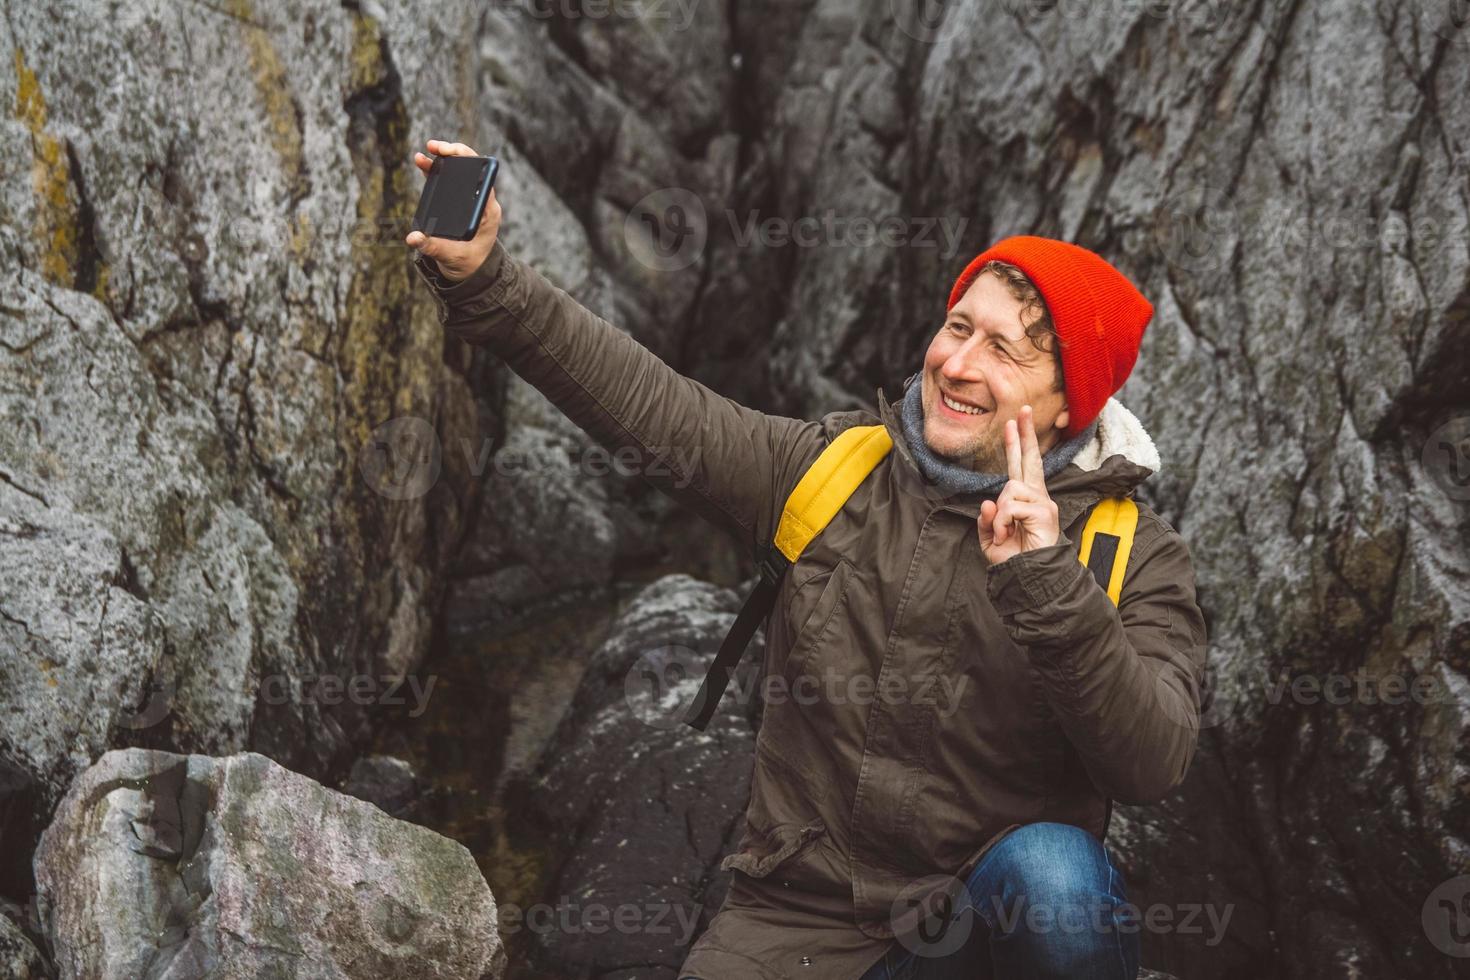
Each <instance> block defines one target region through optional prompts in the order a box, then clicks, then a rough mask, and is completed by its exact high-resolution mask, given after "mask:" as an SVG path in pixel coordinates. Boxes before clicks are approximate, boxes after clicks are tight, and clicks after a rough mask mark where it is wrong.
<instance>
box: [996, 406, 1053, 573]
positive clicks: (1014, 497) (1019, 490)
mask: <svg viewBox="0 0 1470 980" xmlns="http://www.w3.org/2000/svg"><path fill="white" fill-rule="evenodd" d="M1033 414H1034V413H1033V411H1032V409H1031V406H1030V405H1022V406H1021V415H1020V424H1019V425H1018V424H1017V420H1016V419H1007V420H1006V468H1007V470H1008V475H1009V477H1010V480H1009V481H1008V482H1007V483H1006V485H1005V488H1004V489H1002V490H1001V492H1000V496H999V497H997V498H996V499H995V500H993V501H991V500H986V501H984V502H982V503H981V504H980V520H979V521H978V522H977V523H978V524H979V529H980V549H981V550H982V551H983V552H984V553H985V558H986V560H987V561H989V562H990V564H992V565H998V564H1000V563H1001V562H1003V561H1005V560H1006V559H1007V558H1014V557H1015V556H1016V555H1019V554H1021V553H1022V552H1024V551H1035V550H1036V549H1037V548H1045V547H1048V546H1050V545H1054V544H1056V543H1057V541H1058V540H1059V539H1060V538H1061V536H1062V529H1061V522H1060V520H1059V515H1058V513H1057V505H1056V501H1054V500H1052V499H1051V494H1049V493H1048V492H1047V490H1046V474H1045V473H1044V472H1043V471H1042V458H1041V447H1040V445H1039V444H1038V442H1037V439H1036V422H1035V419H1034V418H1033Z"/></svg>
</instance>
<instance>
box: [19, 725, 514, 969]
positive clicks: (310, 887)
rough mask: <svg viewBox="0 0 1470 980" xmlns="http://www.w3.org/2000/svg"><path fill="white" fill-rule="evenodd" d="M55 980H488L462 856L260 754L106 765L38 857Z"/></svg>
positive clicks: (495, 961) (483, 913) (481, 887)
mask: <svg viewBox="0 0 1470 980" xmlns="http://www.w3.org/2000/svg"><path fill="white" fill-rule="evenodd" d="M36 883H37V888H38V892H39V904H40V908H41V919H42V922H43V925H44V928H45V930H46V934H47V936H48V938H49V940H50V942H51V944H52V947H53V949H54V954H55V958H56V966H57V970H58V972H59V974H60V975H61V976H62V977H102V976H105V977H137V978H149V980H162V978H172V980H184V978H190V977H199V976H205V975H209V976H218V977H239V978H242V980H243V978H246V977H249V978H255V977H287V976H290V977H323V978H326V977H331V978H348V977H357V978H383V980H388V978H396V977H402V976H420V977H443V978H456V980H462V978H481V980H499V978H500V977H501V976H502V975H503V973H504V970H505V954H504V952H503V950H502V947H501V943H500V938H499V934H498V932H497V929H496V905H495V898H494V896H492V895H491V894H490V889H489V887H488V886H487V885H486V884H485V881H484V879H483V878H482V877H481V876H480V873H479V870H478V869H477V868H476V866H475V862H474V860H473V859H472V858H471V857H470V854H469V852H468V851H466V850H465V849H464V848H463V847H462V846H460V845H459V844H457V843H455V842H454V841H452V840H449V839H448V838H445V837H441V836H439V835H438V834H435V833H433V832H431V831H429V830H426V829H424V828H422V827H418V826H415V825H413V824H408V823H403V822H401V821H398V820H394V819H391V818H390V817H388V816H386V815H385V814H383V813H382V812H381V811H380V810H379V809H378V808H377V807H375V806H372V805H371V804H368V803H365V802H362V801H360V800H356V799H353V798H351V797H348V796H344V795H342V794H339V793H335V792H332V791H331V790H328V789H325V788H324V787H322V786H320V785H318V784H317V783H315V782H313V781H312V780H310V779H308V778H307V777H305V776H302V775H300V774H299V773H294V772H291V771H290V770H288V769H284V768H282V767H281V766H279V765H277V764H275V763H274V762H272V761H271V760H270V759H267V758H266V757H264V756H262V755H257V754H255V753H244V754H241V755H235V756H230V757H227V758H210V757H207V756H198V755H193V756H182V755H174V754H172V753H167V752H152V751H148V750H143V749H126V750H119V751H114V752H109V753H107V754H106V755H104V756H103V757H102V758H101V759H99V760H98V762H97V763H96V764H95V765H94V766H92V767H91V768H89V769H87V770H86V771H85V772H83V773H82V774H81V775H80V776H78V777H77V779H76V781H75V782H74V783H73V785H72V787H71V789H70V790H69V791H68V792H67V794H66V796H65V798H64V799H63V800H62V802H61V805H60V807H59V809H58V810H57V814H56V819H55V822H53V823H52V824H51V826H50V827H48V828H47V829H46V831H45V832H44V833H43V834H42V836H41V842H40V844H39V846H38V848H37V852H36Z"/></svg>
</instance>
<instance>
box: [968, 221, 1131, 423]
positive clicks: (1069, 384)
mask: <svg viewBox="0 0 1470 980" xmlns="http://www.w3.org/2000/svg"><path fill="white" fill-rule="evenodd" d="M992 259H1000V260H1001V261H1003V262H1009V263H1011V264H1012V265H1014V266H1016V267H1017V268H1018V269H1020V270H1021V271H1022V272H1024V273H1026V276H1027V278H1029V279H1030V280H1031V281H1032V282H1033V283H1035V284H1036V288H1037V289H1038V290H1040V291H1041V298H1042V300H1043V301H1044V302H1045V303H1046V308H1047V310H1048V311H1050V313H1051V319H1052V323H1053V324H1054V325H1055V326H1056V330H1057V334H1058V335H1059V336H1060V337H1061V338H1062V383H1063V385H1064V386H1065V388H1066V391H1067V411H1068V421H1067V428H1066V429H1065V430H1064V435H1063V437H1064V438H1067V439H1071V438H1072V437H1074V436H1076V435H1077V434H1079V433H1080V432H1082V430H1083V429H1086V428H1087V427H1088V426H1089V425H1091V424H1092V421H1093V419H1095V418H1097V416H1098V413H1099V412H1101V411H1102V409H1103V406H1104V405H1106V404H1107V401H1108V399H1109V398H1111V397H1112V395H1113V393H1114V392H1116V391H1117V390H1118V389H1119V388H1121V387H1123V382H1125V381H1127V380H1128V374H1129V372H1131V371H1132V370H1133V363H1134V362H1135V361H1137V360H1138V346H1139V344H1141V343H1142V342H1143V331H1144V328H1146V327H1147V326H1148V322H1149V320H1151V319H1152V318H1153V315H1154V308H1153V306H1152V304H1150V303H1149V301H1148V300H1146V299H1144V298H1143V294H1142V293H1140V292H1139V291H1138V289H1137V287H1135V286H1134V285H1133V283H1131V282H1129V281H1128V279H1127V277H1126V276H1124V275H1123V274H1122V273H1121V272H1119V271H1118V270H1117V269H1115V268H1113V267H1112V265H1110V264H1109V263H1108V261H1107V260H1106V259H1104V258H1103V257H1102V256H1100V255H1098V254H1097V253H1095V252H1089V251H1088V250H1087V249H1085V248H1082V247H1081V246H1080V245H1073V244H1071V243H1070V242H1059V241H1056V240H1054V239H1051V238H1036V237H1034V236H1032V235H1017V236H1015V237H1013V238H1007V239H1004V240H1003V241H1000V242H997V243H996V244H994V245H992V246H991V247H990V248H988V249H986V250H985V251H984V252H981V253H980V254H979V255H977V256H976V257H975V258H974V260H973V261H971V262H970V264H969V265H967V266H965V271H964V272H962V273H960V277H959V278H958V279H956V280H955V284H954V288H953V289H951V290H950V293H949V306H947V307H945V310H946V311H948V310H952V309H954V305H955V304H956V303H958V302H959V301H960V300H961V299H962V298H964V295H965V292H966V291H967V290H969V288H970V285H971V284H972V283H973V282H974V281H975V277H976V276H977V275H979V274H980V270H981V269H982V268H984V266H985V263H987V262H989V261H991V260H992Z"/></svg>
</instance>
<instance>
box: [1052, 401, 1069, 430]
mask: <svg viewBox="0 0 1470 980" xmlns="http://www.w3.org/2000/svg"><path fill="white" fill-rule="evenodd" d="M1070 421H1072V416H1071V415H1069V414H1068V412H1067V405H1066V403H1065V402H1063V403H1062V411H1061V414H1059V415H1058V416H1057V421H1056V426H1057V428H1058V429H1065V428H1066V427H1067V423H1068V422H1070Z"/></svg>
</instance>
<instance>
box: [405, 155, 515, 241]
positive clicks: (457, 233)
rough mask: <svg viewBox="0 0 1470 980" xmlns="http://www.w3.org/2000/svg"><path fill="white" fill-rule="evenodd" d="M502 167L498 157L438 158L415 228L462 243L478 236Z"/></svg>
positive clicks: (415, 221) (433, 166) (430, 171)
mask: <svg viewBox="0 0 1470 980" xmlns="http://www.w3.org/2000/svg"><path fill="white" fill-rule="evenodd" d="M499 169H500V163H499V161H497V160H496V159H495V158H494V157H435V158H434V162H433V164H431V165H430V167H429V177H428V180H427V181H426V182H425V183H424V192H423V194H421V195H420V196H419V207H418V211H416V212H415V213H414V216H413V230H414V231H421V232H423V233H424V234H425V235H428V236H430V237H431V238H452V239H454V240H455V241H461V242H467V241H469V240H470V239H471V238H474V237H475V232H476V231H477V230H478V229H479V227H480V215H481V214H483V213H484V210H485V201H486V200H488V199H489V197H490V188H492V187H494V186H495V173H496V171H497V170H499Z"/></svg>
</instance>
